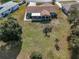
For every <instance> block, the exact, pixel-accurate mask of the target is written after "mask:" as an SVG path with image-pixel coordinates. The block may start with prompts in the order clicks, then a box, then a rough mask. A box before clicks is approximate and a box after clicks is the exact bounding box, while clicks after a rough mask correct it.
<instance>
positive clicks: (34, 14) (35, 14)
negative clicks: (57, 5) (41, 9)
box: [32, 13, 41, 16]
mask: <svg viewBox="0 0 79 59" xmlns="http://www.w3.org/2000/svg"><path fill="white" fill-rule="evenodd" d="M32 16H41V14H40V13H32Z"/></svg>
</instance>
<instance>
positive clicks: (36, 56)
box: [30, 52, 42, 59]
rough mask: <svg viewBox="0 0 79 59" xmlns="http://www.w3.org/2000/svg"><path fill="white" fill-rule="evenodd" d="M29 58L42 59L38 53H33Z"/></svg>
mask: <svg viewBox="0 0 79 59" xmlns="http://www.w3.org/2000/svg"><path fill="white" fill-rule="evenodd" d="M30 57H31V59H42V54H41V53H39V52H33V53H32V54H31V56H30Z"/></svg>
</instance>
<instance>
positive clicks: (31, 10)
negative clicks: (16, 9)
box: [26, 5, 59, 13]
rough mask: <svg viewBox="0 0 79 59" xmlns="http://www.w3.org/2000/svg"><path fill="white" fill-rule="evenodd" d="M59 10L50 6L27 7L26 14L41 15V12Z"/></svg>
mask: <svg viewBox="0 0 79 59" xmlns="http://www.w3.org/2000/svg"><path fill="white" fill-rule="evenodd" d="M57 9H59V7H58V6H55V5H52V6H48V5H46V6H29V7H27V9H26V11H27V13H41V11H43V10H47V11H49V12H52V11H55V10H57Z"/></svg>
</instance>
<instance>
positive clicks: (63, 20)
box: [12, 5, 70, 59]
mask: <svg viewBox="0 0 79 59" xmlns="http://www.w3.org/2000/svg"><path fill="white" fill-rule="evenodd" d="M25 9H26V6H25V5H22V6H21V7H20V9H19V10H18V11H16V12H14V13H12V16H13V17H15V18H17V19H18V22H19V24H20V25H21V26H22V28H23V34H22V41H23V43H22V47H21V51H20V54H19V55H18V56H17V59H29V56H30V54H31V53H32V52H33V51H39V52H41V53H42V55H43V59H70V58H69V57H70V56H69V51H68V43H67V40H66V39H67V36H68V35H69V30H70V25H69V23H68V22H67V17H66V16H65V15H64V14H63V13H62V12H61V11H60V10H59V11H56V12H57V13H58V19H55V20H53V21H51V22H50V24H51V25H53V30H52V32H51V33H49V34H50V37H49V38H48V37H45V36H44V33H43V29H44V27H45V26H46V24H43V23H32V22H25V21H24V19H23V18H24V13H25ZM56 38H58V39H59V43H58V44H59V47H60V50H59V51H57V50H56V48H55V39H56Z"/></svg>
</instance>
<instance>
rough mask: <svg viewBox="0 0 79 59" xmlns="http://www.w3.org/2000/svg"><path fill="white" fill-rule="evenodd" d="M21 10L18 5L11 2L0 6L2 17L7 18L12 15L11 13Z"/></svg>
mask: <svg viewBox="0 0 79 59" xmlns="http://www.w3.org/2000/svg"><path fill="white" fill-rule="evenodd" d="M18 8H19V5H18V3H16V2H13V1H10V2H7V3H4V4H3V5H0V17H5V16H6V15H8V14H10V13H11V12H13V11H15V10H17V9H18Z"/></svg>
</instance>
